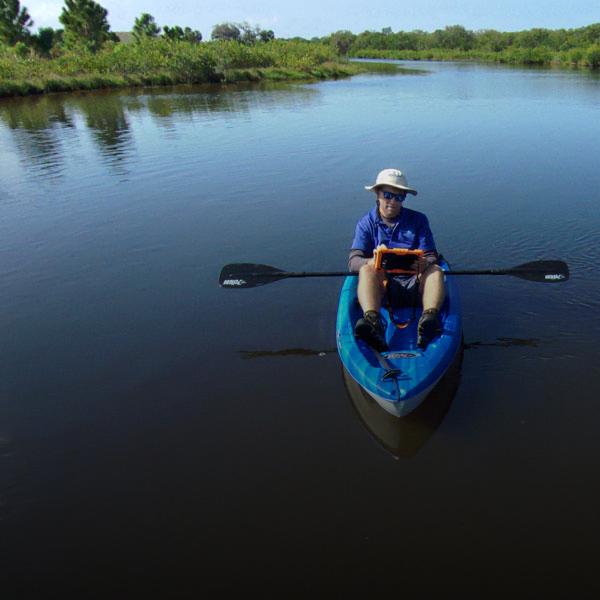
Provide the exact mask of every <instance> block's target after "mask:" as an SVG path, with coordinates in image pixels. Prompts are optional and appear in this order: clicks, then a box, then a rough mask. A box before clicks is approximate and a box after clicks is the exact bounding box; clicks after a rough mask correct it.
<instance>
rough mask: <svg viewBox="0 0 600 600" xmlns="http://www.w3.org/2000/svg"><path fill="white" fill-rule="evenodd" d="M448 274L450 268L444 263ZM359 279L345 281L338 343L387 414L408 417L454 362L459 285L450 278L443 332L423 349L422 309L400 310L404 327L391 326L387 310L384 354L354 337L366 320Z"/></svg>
mask: <svg viewBox="0 0 600 600" xmlns="http://www.w3.org/2000/svg"><path fill="white" fill-rule="evenodd" d="M441 266H442V268H443V269H444V270H449V266H448V264H447V263H446V262H445V261H442V262H441ZM357 285H358V277H346V279H345V280H344V283H343V285H342V290H341V293H340V299H339V304H338V314H337V324H336V340H337V347H338V352H339V355H340V358H341V360H342V364H343V365H344V367H345V368H346V369H347V371H348V373H349V374H350V376H351V377H352V378H353V379H354V380H355V381H356V382H357V383H358V384H359V385H360V386H361V387H362V388H363V389H364V390H365V391H366V392H367V393H368V394H369V395H370V396H372V397H373V398H374V399H375V400H376V401H377V402H378V403H379V404H380V406H382V407H383V408H384V409H385V410H386V411H388V412H389V413H391V414H393V415H395V416H396V417H403V416H404V415H407V414H409V413H410V412H411V411H413V410H414V409H415V408H416V407H417V406H419V404H421V402H423V400H424V399H425V397H426V396H427V394H428V393H429V392H430V391H431V390H432V389H433V388H434V386H435V384H436V383H437V382H438V381H439V380H440V379H441V377H442V376H443V375H444V373H445V372H446V370H447V369H448V367H449V366H450V364H451V363H452V361H453V359H454V357H455V355H456V353H457V351H458V349H459V347H460V345H461V340H462V321H461V310H460V300H459V296H458V289H457V285H456V283H455V282H454V278H453V277H446V300H445V302H444V306H443V307H442V310H441V312H440V317H441V321H442V334H441V335H440V336H439V337H437V338H435V339H434V340H433V341H432V342H430V343H429V345H428V346H427V348H425V349H424V350H422V349H420V348H417V322H418V320H419V317H420V315H421V310H422V309H421V308H417V309H416V312H414V309H413V308H412V307H404V306H403V307H395V308H394V309H393V314H394V320H395V321H396V322H397V323H402V322H406V321H410V322H409V324H408V326H407V327H405V328H404V329H399V328H397V327H396V326H395V325H394V323H392V322H391V320H390V316H389V314H388V311H387V310H382V311H381V315H382V317H383V319H384V321H385V333H386V340H387V343H388V346H389V348H390V350H389V351H388V352H383V353H381V354H380V353H379V352H376V351H375V350H374V349H373V348H371V347H370V346H368V345H367V344H365V343H364V342H363V341H362V340H359V339H357V338H356V337H355V336H354V325H355V323H356V321H357V320H358V319H359V318H360V317H361V316H362V311H361V308H360V305H359V304H358V300H357V298H356V288H357Z"/></svg>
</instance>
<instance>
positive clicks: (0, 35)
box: [0, 0, 275, 55]
mask: <svg viewBox="0 0 600 600" xmlns="http://www.w3.org/2000/svg"><path fill="white" fill-rule="evenodd" d="M107 17H108V11H107V10H106V9H105V8H103V7H102V6H101V5H100V4H98V3H97V2H94V0H65V3H64V6H63V8H62V12H61V14H60V16H59V21H60V23H61V24H62V26H63V28H62V29H53V28H51V27H42V28H39V29H38V32H37V33H32V31H31V28H32V27H33V25H34V21H33V19H32V18H31V16H30V14H29V12H28V10H27V7H25V6H21V3H20V1H19V0H0V44H4V45H5V46H9V47H16V49H17V51H18V52H19V51H20V52H21V53H24V52H27V51H28V50H29V49H31V50H34V51H36V52H37V53H39V54H42V55H49V54H50V53H51V52H52V51H53V50H54V51H55V53H56V52H59V51H60V50H61V49H63V48H64V49H70V48H74V47H77V46H82V47H85V48H86V49H88V50H90V51H92V52H97V51H98V50H99V49H100V48H101V47H102V46H103V45H104V44H105V43H106V42H118V41H119V37H118V36H117V34H116V33H115V32H113V31H111V29H110V25H109V23H108V18H107ZM131 34H132V37H133V39H134V41H136V42H141V41H143V40H146V39H151V38H157V37H163V38H165V39H168V40H171V41H187V42H192V43H199V42H201V41H202V34H201V33H200V32H199V31H197V30H195V29H192V28H190V27H181V26H180V25H172V26H169V25H164V26H163V27H159V26H158V25H157V23H156V21H155V19H154V17H153V16H152V15H150V14H149V13H142V14H141V15H140V16H139V17H138V18H136V19H135V22H134V23H133V28H132V31H131ZM274 38H275V34H274V32H273V31H272V30H267V29H262V28H260V27H259V26H252V25H250V24H249V23H246V22H244V23H220V24H217V25H215V26H214V27H213V29H212V32H211V39H213V40H233V41H238V42H240V43H243V44H254V43H256V42H257V41H263V42H266V41H270V40H273V39H274Z"/></svg>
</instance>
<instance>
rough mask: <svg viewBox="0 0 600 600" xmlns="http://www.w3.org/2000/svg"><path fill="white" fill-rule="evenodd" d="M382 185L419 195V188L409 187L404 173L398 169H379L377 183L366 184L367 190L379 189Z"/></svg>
mask: <svg viewBox="0 0 600 600" xmlns="http://www.w3.org/2000/svg"><path fill="white" fill-rule="evenodd" d="M382 185H389V186H390V187H393V188H396V189H397V190H402V191H403V192H407V193H408V194H412V195H413V196H416V195H417V190H414V189H413V188H411V187H408V182H407V181H406V177H405V175H404V173H402V171H398V169H384V170H383V171H379V173H378V175H377V179H376V180H375V183H374V184H373V185H365V190H375V191H377V189H378V188H380V187H381V186H382Z"/></svg>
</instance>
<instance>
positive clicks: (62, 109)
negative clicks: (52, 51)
mask: <svg viewBox="0 0 600 600" xmlns="http://www.w3.org/2000/svg"><path fill="white" fill-rule="evenodd" d="M0 121H1V122H4V123H5V125H6V126H7V127H8V129H9V130H10V131H11V132H12V135H13V139H14V141H15V146H16V149H17V152H18V153H19V154H20V158H21V159H22V160H24V161H26V162H30V163H31V164H33V165H34V166H35V167H37V168H38V169H40V170H41V171H42V172H44V173H56V172H59V171H60V169H61V165H62V161H63V148H62V144H63V141H64V138H65V132H64V131H62V130H63V129H67V130H68V129H73V128H74V123H73V117H72V115H71V114H70V112H69V111H68V110H67V108H66V106H65V104H64V102H62V101H60V100H57V98H56V97H52V96H42V97H32V98H23V99H10V100H6V101H4V102H0Z"/></svg>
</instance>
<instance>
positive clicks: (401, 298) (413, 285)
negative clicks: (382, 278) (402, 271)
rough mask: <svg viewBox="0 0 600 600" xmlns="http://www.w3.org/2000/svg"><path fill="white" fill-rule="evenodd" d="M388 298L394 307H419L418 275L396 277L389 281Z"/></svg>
mask: <svg viewBox="0 0 600 600" xmlns="http://www.w3.org/2000/svg"><path fill="white" fill-rule="evenodd" d="M387 293H388V297H389V299H390V301H391V303H392V306H419V304H420V302H421V296H420V294H419V281H418V280H417V276H416V275H395V276H393V277H390V279H389V280H388V292H387Z"/></svg>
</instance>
